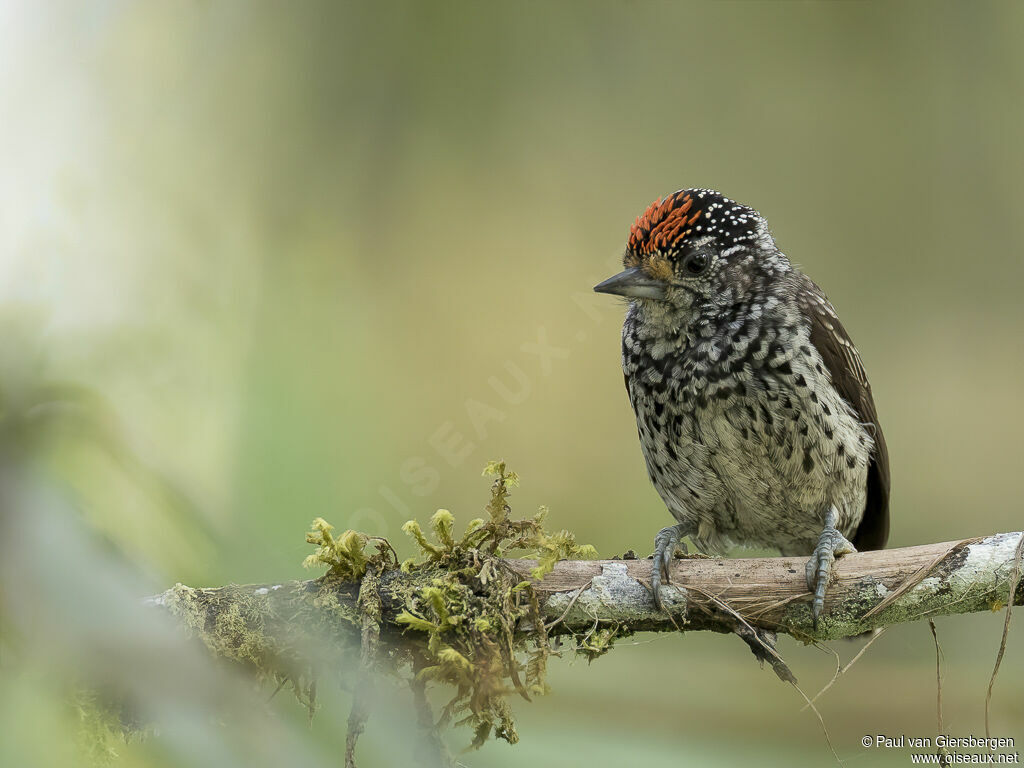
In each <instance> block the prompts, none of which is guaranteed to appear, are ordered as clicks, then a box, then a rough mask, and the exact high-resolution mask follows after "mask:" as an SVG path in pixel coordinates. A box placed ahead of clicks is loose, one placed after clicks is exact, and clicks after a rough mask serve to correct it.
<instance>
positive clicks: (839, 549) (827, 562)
mask: <svg viewBox="0 0 1024 768" xmlns="http://www.w3.org/2000/svg"><path fill="white" fill-rule="evenodd" d="M838 521H839V513H838V512H837V511H836V508H835V507H832V508H831V509H830V510H829V511H828V514H827V515H825V530H823V531H822V532H821V536H819V537H818V546H817V547H815V548H814V554H812V555H811V557H810V559H809V560H808V561H807V566H806V571H807V573H806V575H807V588H808V589H809V590H811V592H812V593H813V594H814V601H813V602H812V603H811V616H812V617H813V621H814V628H815V629H817V628H818V617H820V616H821V611H822V609H823V608H824V607H825V590H826V589H827V588H828V582H829V578H830V577H831V576H832V564H833V563H834V562H835V561H836V558H838V557H842V556H843V555H849V554H851V553H852V552H856V551H857V549H856V548H855V547H854V546H853V544H851V543H850V541H849V540H848V539H847V538H846V537H845V536H843V534H841V533H840V532H839V530H838V529H837V528H836V523H837V522H838Z"/></svg>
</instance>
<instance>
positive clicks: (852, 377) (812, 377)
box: [594, 189, 889, 625]
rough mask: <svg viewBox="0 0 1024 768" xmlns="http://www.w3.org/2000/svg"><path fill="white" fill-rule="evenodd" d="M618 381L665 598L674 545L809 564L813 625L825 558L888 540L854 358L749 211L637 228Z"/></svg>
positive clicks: (649, 215) (673, 200)
mask: <svg viewBox="0 0 1024 768" xmlns="http://www.w3.org/2000/svg"><path fill="white" fill-rule="evenodd" d="M623 265H624V266H625V268H626V269H625V271H624V272H621V273H619V274H617V275H615V276H614V277H612V278H609V279H608V280H605V281H604V282H603V283H601V284H600V285H597V286H595V288H594V290H595V291H598V292H600V293H610V294H616V295H619V296H624V297H627V298H628V299H630V304H629V309H628V311H627V313H626V321H625V324H624V325H623V328H622V368H623V371H624V373H625V377H626V389H627V391H628V392H629V400H630V403H632V405H633V410H634V411H635V412H636V421H637V427H638V430H639V434H640V446H641V448H642V449H643V454H644V458H645V459H646V461H647V471H648V474H649V475H650V478H651V482H653V483H654V487H655V488H656V489H657V491H658V493H659V494H660V495H661V498H662V500H664V502H665V504H666V506H668V509H669V512H671V513H672V516H673V517H674V518H675V519H676V520H677V521H678V522H677V524H676V525H673V526H671V527H668V528H664V529H662V531H661V532H660V533H658V535H657V537H656V538H655V552H654V569H653V573H652V585H653V587H654V595H655V599H656V601H657V602H658V604H659V606H660V605H661V585H662V583H668V581H669V565H670V563H671V561H672V557H673V555H674V553H675V549H676V547H677V546H678V545H679V544H680V539H681V538H682V537H689V538H690V539H691V540H692V541H693V543H694V544H695V545H696V546H697V547H698V548H699V549H701V550H703V551H705V552H713V553H720V552H722V551H723V550H724V549H725V548H727V547H728V546H729V545H731V544H741V545H751V546H758V547H771V548H775V549H778V550H780V552H781V553H782V554H784V555H792V556H795V555H810V559H809V560H808V562H807V569H806V578H807V586H808V589H809V590H810V591H811V592H812V593H813V601H812V614H813V618H814V623H815V625H816V624H817V622H818V617H819V615H820V614H821V611H822V608H823V606H824V600H825V591H826V587H827V584H828V580H829V577H830V572H831V567H832V563H833V562H834V560H835V558H836V557H839V556H841V555H844V554H847V553H849V552H854V551H856V550H857V549H881V548H883V547H884V546H885V543H886V540H887V538H888V535H889V457H888V453H887V451H886V447H885V439H884V437H883V436H882V430H881V428H880V427H879V424H878V415H877V413H876V412H875V403H874V399H873V398H872V395H871V386H870V384H868V378H867V374H866V373H865V371H864V366H863V364H862V363H861V359H860V355H859V354H858V352H857V349H856V347H854V345H853V342H852V341H851V340H850V337H849V335H848V334H847V332H846V329H845V328H843V325H842V323H840V322H839V318H838V317H837V316H836V312H835V310H834V309H833V308H832V305H831V304H830V303H829V301H828V299H827V298H826V297H825V294H824V293H823V292H822V290H821V289H820V288H819V287H818V286H817V285H815V284H814V283H813V282H812V281H811V280H810V278H808V277H807V276H805V275H804V274H803V273H801V272H800V271H799V270H798V269H797V268H796V267H794V266H793V265H792V264H791V263H790V261H789V259H787V258H786V256H785V255H784V254H783V253H782V252H781V251H780V250H779V249H778V247H777V246H776V244H775V240H774V239H773V238H772V235H771V233H770V232H769V231H768V225H767V223H766V222H765V220H764V219H763V218H762V217H761V216H760V214H758V213H757V211H755V210H754V209H752V208H749V207H747V206H745V205H741V204H739V203H737V202H734V201H733V200H730V199H729V198H727V197H723V196H722V195H721V194H720V193H718V192H715V191H714V190H710V189H684V190H680V191H678V192H676V193H674V194H672V195H669V196H668V197H667V198H665V200H657V201H655V202H654V203H653V204H651V206H650V207H649V208H648V209H647V210H646V212H644V214H643V215H642V216H640V217H639V218H637V220H636V222H635V223H634V224H633V227H632V230H631V231H630V235H629V243H628V246H627V248H626V252H625V256H624V258H623Z"/></svg>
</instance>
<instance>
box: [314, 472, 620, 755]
mask: <svg viewBox="0 0 1024 768" xmlns="http://www.w3.org/2000/svg"><path fill="white" fill-rule="evenodd" d="M484 475H485V476H489V477H492V478H493V481H492V483H491V492H490V498H489V500H488V502H487V504H486V506H485V508H484V512H485V516H484V517H479V518H474V519H472V520H470V522H469V524H468V525H467V526H466V529H465V531H464V532H463V533H462V535H461V536H456V533H455V517H454V515H452V513H451V512H449V511H448V510H446V509H439V510H437V512H435V513H434V515H433V516H432V517H431V518H430V522H429V525H428V528H429V531H428V532H424V530H423V528H422V527H421V525H420V523H419V522H418V521H416V520H410V521H408V522H407V523H406V524H405V525H404V526H403V527H402V530H403V531H405V533H406V534H407V535H409V536H410V538H412V540H413V541H414V542H415V544H416V547H417V549H418V551H419V555H418V556H417V557H414V558H410V559H409V560H406V561H405V562H403V563H402V564H401V566H398V565H397V562H391V560H390V559H389V557H388V555H389V554H390V553H393V550H392V549H391V546H390V544H388V543H387V542H385V541H384V540H382V539H372V538H371V537H368V536H366V535H364V534H359V533H356V532H354V531H346V532H345V533H343V534H342V535H341V536H338V537H335V536H334V534H333V528H332V527H331V526H330V525H329V524H328V523H326V522H325V521H323V520H320V519H318V520H316V521H314V524H313V530H312V531H311V532H310V533H309V534H308V535H307V540H308V541H309V542H310V543H312V544H315V545H317V550H316V552H315V553H314V554H313V555H310V557H309V558H307V560H306V562H307V565H318V564H322V565H327V566H328V567H329V569H330V570H329V572H328V577H331V578H335V579H344V580H356V579H359V578H363V579H364V583H363V585H362V588H361V589H360V600H359V603H360V616H359V617H358V620H357V617H355V616H345V618H346V619H348V620H351V621H353V623H359V624H360V625H361V626H363V627H364V633H363V662H364V666H365V665H366V664H367V663H372V659H373V657H374V656H375V653H376V643H377V642H378V640H379V621H380V606H379V597H378V598H377V600H378V603H377V604H375V605H374V604H368V603H366V602H365V598H364V595H369V594H373V595H379V592H378V590H377V589H376V587H374V588H373V589H370V590H367V584H366V580H367V579H371V578H372V579H374V580H377V579H379V578H381V576H382V575H383V574H385V573H386V572H387V570H389V569H392V568H395V567H400V568H401V570H402V571H403V572H404V573H406V574H409V575H411V576H413V577H414V578H412V579H408V580H406V581H405V583H406V584H407V585H408V586H406V587H404V588H398V590H399V591H398V592H397V593H396V592H395V587H394V585H393V584H392V585H391V587H390V588H391V590H392V598H393V599H395V600H399V601H400V602H401V604H402V606H403V608H404V609H403V610H401V611H400V612H399V614H398V616H397V618H396V622H397V623H398V624H399V626H401V627H403V628H404V630H405V632H406V633H416V634H421V635H424V636H425V637H424V641H425V642H421V643H415V644H413V645H412V646H410V647H411V649H412V650H411V651H410V652H409V653H410V657H409V658H410V661H411V665H412V671H413V674H414V675H415V679H416V681H417V682H418V683H421V684H423V683H430V684H435V685H442V686H445V687H447V688H449V689H450V690H451V696H450V698H449V700H448V702H447V704H446V705H445V707H444V709H443V711H442V713H441V715H440V718H439V725H447V724H450V723H453V724H455V725H464V726H467V727H469V728H471V729H472V731H473V738H472V741H471V744H470V747H471V748H473V747H479V746H481V745H482V744H483V743H484V742H485V741H486V740H487V739H488V738H489V737H491V736H494V737H496V738H501V739H504V740H506V741H509V742H511V743H514V742H516V741H518V738H519V736H518V734H517V733H516V729H515V723H514V721H513V718H512V710H511V708H510V707H509V703H508V696H509V695H510V694H518V695H519V696H522V697H523V698H525V699H527V700H529V699H530V696H531V695H536V694H544V693H546V692H547V691H548V685H547V682H546V672H547V660H548V657H549V656H550V653H551V651H550V646H549V644H548V638H547V632H546V629H545V626H544V621H543V618H542V616H541V613H540V606H539V604H538V601H537V597H536V595H535V593H534V591H533V588H532V586H531V584H530V582H524V581H522V580H521V579H520V578H519V577H518V575H517V574H515V573H513V572H512V571H510V570H509V569H508V568H507V567H505V566H504V565H503V563H502V562H501V558H502V557H504V556H506V555H508V554H509V553H511V552H517V553H521V554H522V555H523V556H532V557H535V558H536V559H537V561H538V564H537V567H536V569H534V571H533V573H532V574H531V575H532V576H534V577H535V578H538V579H539V578H543V576H544V575H545V574H547V573H549V572H550V571H551V569H552V568H553V567H554V565H555V563H556V562H557V561H558V560H560V559H564V558H572V557H594V556H596V552H595V550H594V548H593V547H590V546H585V545H579V544H577V543H576V540H575V538H574V537H573V535H572V534H570V533H569V532H567V531H559V532H557V533H554V534H549V533H547V532H546V531H545V530H544V525H543V522H544V518H545V515H546V514H547V510H546V509H545V508H543V507H542V508H541V509H540V510H539V511H538V513H537V514H536V515H534V516H532V517H529V518H525V519H513V518H512V516H511V507H510V505H509V499H510V497H511V495H512V490H513V489H514V488H515V487H517V486H518V485H519V477H518V476H517V475H516V474H515V473H514V472H511V471H509V470H508V469H507V467H506V466H505V463H504V462H501V461H495V462H490V463H489V464H488V465H487V466H486V467H485V469H484ZM371 541H376V542H377V549H378V554H377V555H376V556H372V557H371V556H367V555H366V554H365V549H366V547H367V545H368V544H369V543H370V542H371ZM403 589H404V591H402V590H403ZM321 592H322V594H323V597H322V598H318V599H323V600H329V599H331V598H330V597H329V596H328V594H329V593H333V590H326V589H323V588H322V590H321ZM334 599H335V601H336V598H334ZM367 620H369V621H370V623H371V625H372V626H373V627H375V629H373V630H371V631H370V632H369V635H368V634H367V631H366V627H365V625H364V624H363V622H366V621H367ZM524 625H527V626H530V627H532V629H531V630H530V631H529V632H523V631H522V626H524ZM368 637H369V638H370V641H371V642H372V643H373V646H374V650H373V652H372V653H370V654H368V653H367V642H368ZM601 642H603V641H602V640H601V638H600V637H595V638H593V639H592V645H593V647H594V649H595V651H596V648H597V646H598V645H599V644H600V643H601ZM607 643H608V644H610V639H609V640H608V641H607ZM352 722H355V721H354V720H353V719H352V718H350V725H351V723H352ZM359 727H360V729H361V724H360V725H359Z"/></svg>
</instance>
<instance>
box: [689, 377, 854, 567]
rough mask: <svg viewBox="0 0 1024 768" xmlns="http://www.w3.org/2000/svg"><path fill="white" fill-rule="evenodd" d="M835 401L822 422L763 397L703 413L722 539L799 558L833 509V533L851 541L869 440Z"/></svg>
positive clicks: (806, 407) (814, 414)
mask: <svg viewBox="0 0 1024 768" xmlns="http://www.w3.org/2000/svg"><path fill="white" fill-rule="evenodd" d="M767 394H769V395H770V394H771V393H767ZM835 400H836V402H835V403H834V404H833V407H831V408H828V410H829V411H830V414H829V416H828V417H825V416H824V415H823V414H822V413H821V412H820V410H816V409H815V408H813V407H810V406H811V403H810V402H809V401H808V402H807V403H801V402H800V401H799V400H797V399H796V398H795V397H793V398H791V399H790V403H791V405H792V407H791V408H784V407H782V405H781V403H782V401H781V400H780V399H779V398H777V397H776V398H774V399H769V398H768V397H767V396H762V397H761V398H749V399H748V398H739V397H736V398H732V399H730V400H727V401H725V402H723V403H722V404H721V406H719V407H716V408H710V409H707V410H706V411H705V412H704V413H703V415H702V417H701V418H700V419H699V420H698V429H699V432H700V439H701V440H702V441H703V442H704V443H706V444H707V445H708V447H709V449H710V464H711V465H712V467H714V470H715V473H716V474H717V475H718V477H719V478H720V479H721V482H722V487H723V498H722V500H721V503H720V505H719V508H720V510H721V512H720V515H719V524H720V525H721V531H720V533H721V535H723V536H725V537H727V538H728V539H730V540H732V541H734V542H736V543H739V544H747V545H751V546H762V547H763V546H769V547H774V548H777V549H779V550H781V551H782V552H783V553H784V554H806V553H809V552H810V551H811V550H812V549H813V547H814V544H815V542H816V541H817V539H818V535H819V534H820V533H821V529H822V525H823V522H824V516H825V512H826V511H827V510H828V508H829V507H830V506H832V505H833V504H834V505H835V506H836V507H837V509H838V510H839V526H838V527H839V529H840V530H841V531H843V532H844V533H845V534H847V535H852V532H853V531H854V530H855V529H856V527H857V525H858V524H859V523H860V520H861V518H862V517H863V513H864V504H865V501H866V494H867V467H868V459H869V455H870V438H869V437H868V438H866V437H865V430H864V428H863V427H862V426H861V425H860V424H859V423H857V422H856V420H855V419H854V418H853V417H852V415H850V414H849V413H847V410H848V409H847V408H846V407H845V405H844V404H843V403H842V401H840V400H839V398H838V397H836V398H835ZM826 407H827V406H826Z"/></svg>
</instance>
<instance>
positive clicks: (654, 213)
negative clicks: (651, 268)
mask: <svg viewBox="0 0 1024 768" xmlns="http://www.w3.org/2000/svg"><path fill="white" fill-rule="evenodd" d="M692 207H693V197H692V195H691V194H690V192H689V191H688V190H680V191H679V192H675V193H673V194H671V195H669V196H668V197H666V198H665V199H664V201H663V200H662V199H661V198H658V199H657V200H655V201H654V202H653V203H651V204H650V206H648V208H647V210H646V211H644V213H643V215H642V216H638V217H637V219H636V221H635V222H634V223H633V226H632V228H631V229H630V231H629V245H628V247H629V250H630V251H631V252H633V253H635V254H638V255H650V254H653V253H655V252H659V251H660V252H662V253H664V252H665V251H668V250H671V249H672V247H673V246H675V245H677V244H679V243H680V242H681V241H682V240H684V239H685V238H686V237H687V235H689V234H690V232H692V231H693V230H692V227H693V225H694V223H695V222H696V221H697V219H699V218H700V215H701V211H700V210H699V209H698V210H696V211H694V213H693V215H692V216H687V214H689V212H690V209H691V208H692Z"/></svg>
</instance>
